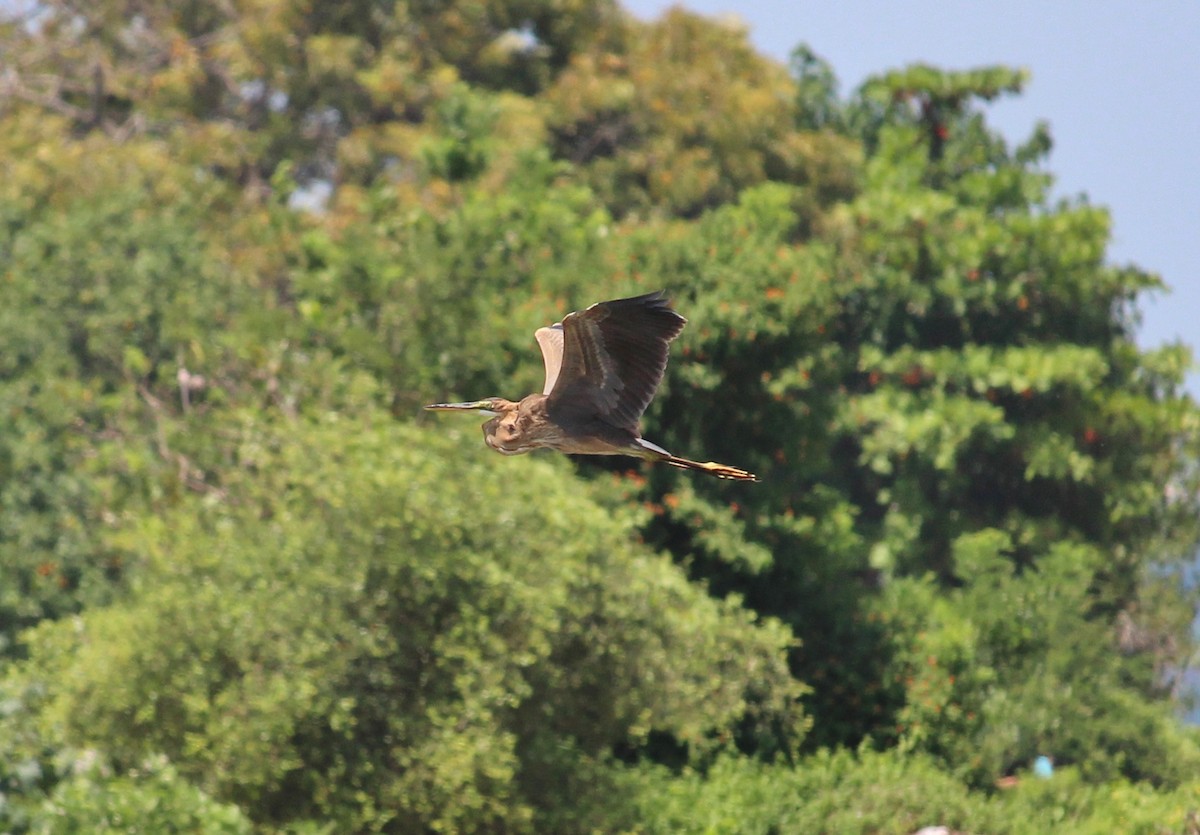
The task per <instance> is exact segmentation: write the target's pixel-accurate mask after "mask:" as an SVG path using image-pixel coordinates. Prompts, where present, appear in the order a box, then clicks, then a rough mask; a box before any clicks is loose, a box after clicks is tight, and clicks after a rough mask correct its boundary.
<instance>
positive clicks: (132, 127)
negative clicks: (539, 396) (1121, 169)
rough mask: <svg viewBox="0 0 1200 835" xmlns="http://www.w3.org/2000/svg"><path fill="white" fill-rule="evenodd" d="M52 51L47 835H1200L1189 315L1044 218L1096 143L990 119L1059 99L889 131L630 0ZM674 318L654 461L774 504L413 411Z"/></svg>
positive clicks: (872, 86) (43, 502)
mask: <svg viewBox="0 0 1200 835" xmlns="http://www.w3.org/2000/svg"><path fill="white" fill-rule="evenodd" d="M34 13H36V15H37V19H36V21H31V20H28V19H26V20H19V19H12V17H11V15H10V17H8V18H5V19H4V20H3V21H0V73H2V75H3V78H4V83H3V87H2V89H0V112H2V114H3V118H2V119H0V150H3V152H4V154H5V158H6V159H9V160H12V164H11V165H9V166H8V168H7V169H6V177H5V178H4V180H3V181H2V182H0V301H2V302H3V304H0V405H2V407H3V413H4V414H5V416H6V420H5V421H4V422H3V424H2V425H0V644H2V646H0V659H2V660H0V663H3V664H4V670H3V676H2V677H0V689H2V692H3V698H0V725H2V726H3V732H0V793H2V794H3V798H4V800H3V803H2V804H0V820H3V821H4V825H5V826H6V827H7V828H9V829H13V830H14V831H29V830H31V829H32V830H40V831H54V830H55V828H56V827H57V828H59V829H62V828H69V827H71V826H75V827H82V826H85V825H86V824H85V823H84V822H85V821H92V822H94V823H95V824H96V825H110V826H111V827H113V828H119V827H120V826H126V827H136V826H141V827H143V828H153V829H155V830H156V831H159V830H166V829H169V828H171V827H173V826H174V827H176V828H179V829H183V830H188V831H192V830H195V829H201V830H203V829H205V828H208V829H210V830H212V831H244V829H245V828H246V827H247V826H248V825H253V826H256V827H258V828H264V829H266V828H281V827H288V828H292V829H295V830H297V831H322V830H323V828H324V829H328V828H329V827H334V828H336V829H338V830H339V831H341V830H351V831H354V830H368V831H369V830H389V829H390V830H405V831H406V830H410V829H414V828H440V829H445V830H460V829H472V828H475V829H512V830H522V831H529V830H538V831H555V832H558V831H583V830H589V831H592V830H630V831H637V830H639V829H641V830H645V831H690V830H708V829H722V830H724V829H730V830H733V831H736V830H737V829H738V828H741V829H744V830H746V831H771V830H773V829H798V830H803V831H856V829H855V827H858V831H891V830H889V827H891V829H893V830H895V831H909V830H911V829H912V828H916V827H917V826H921V825H925V824H936V823H942V824H945V825H950V826H954V827H956V828H959V829H963V830H967V831H996V832H1004V831H1009V830H1010V829H1012V828H1013V827H1019V826H1021V825H1024V823H1025V822H1026V821H1030V820H1046V821H1049V822H1052V823H1053V825H1055V826H1056V827H1058V828H1061V829H1063V830H1064V831H1078V832H1089V831H1092V832H1095V831H1108V829H1111V826H1112V822H1113V821H1120V825H1121V826H1122V827H1123V828H1125V829H1128V830H1129V831H1156V830H1155V829H1154V827H1155V826H1158V825H1160V823H1161V822H1164V821H1165V822H1166V825H1168V826H1173V827H1175V828H1176V829H1184V828H1185V827H1186V826H1189V825H1194V822H1193V823H1189V820H1192V819H1189V818H1188V815H1189V814H1190V811H1189V810H1190V809H1191V808H1192V806H1193V805H1194V803H1193V802H1192V801H1191V800H1190V799H1189V798H1192V797H1194V789H1195V786H1194V781H1193V779H1192V775H1193V774H1194V773H1195V770H1196V766H1197V764H1198V763H1197V758H1198V757H1200V752H1198V750H1197V737H1196V734H1195V732H1194V730H1191V729H1187V728H1184V727H1181V726H1180V724H1179V723H1178V722H1177V721H1176V720H1175V718H1174V715H1173V711H1174V710H1175V709H1176V708H1177V706H1178V704H1179V701H1178V699H1177V698H1176V696H1177V695H1178V694H1177V693H1176V692H1175V689H1176V687H1177V682H1178V679H1177V674H1178V671H1179V670H1180V669H1183V668H1184V667H1185V665H1186V662H1187V659H1188V658H1189V654H1190V653H1191V652H1192V641H1191V639H1190V635H1189V625H1190V621H1191V618H1192V615H1193V609H1194V606H1193V604H1192V602H1191V601H1190V600H1189V599H1188V597H1187V596H1186V595H1184V594H1182V593H1181V586H1180V583H1179V579H1180V577H1179V575H1180V568H1181V566H1183V565H1186V564H1187V562H1188V561H1189V560H1191V559H1192V558H1193V552H1194V550H1195V544H1196V542H1197V539H1198V538H1200V534H1198V531H1197V525H1198V524H1200V523H1198V522H1197V520H1198V519H1200V513H1198V512H1197V511H1198V510H1200V508H1197V507H1196V502H1197V499H1196V497H1197V496H1198V495H1200V490H1198V485H1197V483H1196V478H1197V474H1198V472H1200V470H1198V469H1197V468H1196V466H1195V460H1196V454H1197V449H1198V446H1197V440H1198V434H1200V419H1198V412H1197V409H1196V406H1195V404H1194V403H1193V402H1192V401H1191V400H1190V399H1189V398H1188V397H1186V396H1185V395H1184V394H1183V393H1182V389H1181V382H1182V375H1183V371H1184V369H1185V368H1186V367H1187V365H1188V363H1189V362H1190V358H1189V354H1188V351H1187V349H1186V348H1184V347H1183V346H1172V347H1169V348H1166V349H1163V350H1159V351H1142V350H1140V349H1138V348H1137V347H1136V345H1135V343H1134V341H1133V338H1132V337H1133V332H1134V329H1135V327H1136V324H1137V313H1136V311H1137V303H1138V300H1139V298H1141V297H1142V296H1143V295H1144V294H1145V293H1147V292H1153V291H1155V290H1157V289H1159V288H1160V287H1161V283H1160V282H1159V280H1158V279H1157V278H1156V277H1154V276H1151V275H1148V274H1146V273H1144V272H1142V271H1141V270H1139V269H1137V268H1136V267H1133V266H1114V265H1112V264H1110V263H1109V262H1108V260H1107V258H1106V252H1105V250H1106V246H1107V242H1108V236H1109V220H1108V217H1107V215H1106V213H1105V212H1104V211H1103V210H1102V209H1100V208H1098V207H1094V206H1091V205H1089V204H1088V203H1087V202H1086V201H1068V202H1054V201H1052V200H1051V199H1050V198H1049V196H1048V195H1049V186H1050V183H1051V176H1050V174H1049V173H1048V172H1047V171H1046V170H1045V167H1044V159H1045V155H1046V152H1047V151H1048V149H1049V147H1050V141H1051V140H1050V136H1049V133H1048V131H1047V130H1046V129H1045V128H1042V127H1039V128H1038V129H1036V130H1035V131H1034V132H1033V134H1032V135H1031V136H1030V137H1029V139H1028V140H1027V141H1025V142H1024V143H1021V144H1019V145H1017V146H1016V147H1010V146H1009V144H1008V143H1007V142H1005V141H1004V140H1003V139H1002V138H1001V137H1000V136H998V135H997V134H995V133H994V132H993V131H992V130H991V129H990V128H989V127H988V125H987V122H986V119H985V111H984V109H983V105H984V104H985V103H986V102H989V101H992V100H993V99H995V98H996V97H997V96H1000V95H1011V94H1015V93H1018V92H1019V91H1020V89H1021V87H1022V85H1023V84H1024V83H1025V80H1026V76H1025V74H1024V73H1023V72H1019V71H1015V70H1010V69H1007V68H1000V67H985V68H978V69H974V70H969V71H964V72H943V71H940V70H938V69H936V68H932V67H926V66H915V67H910V68H907V69H901V70H897V71H894V72H889V73H886V74H884V75H881V76H879V77H878V78H875V79H872V80H871V81H869V82H868V83H867V84H866V85H864V87H863V88H862V89H860V90H858V91H856V92H854V93H853V94H851V95H850V96H849V97H848V98H845V99H843V98H840V97H839V96H838V93H837V79H836V76H835V75H834V73H833V70H832V68H830V67H829V66H828V65H826V64H825V63H823V62H822V61H821V60H820V59H819V58H818V57H817V55H816V54H815V53H814V52H813V51H812V50H810V49H808V48H806V47H802V48H800V49H798V50H797V52H796V53H795V55H794V58H793V62H792V74H791V76H789V75H788V73H787V71H786V70H785V69H784V68H782V67H780V66H778V65H775V64H773V63H771V62H770V61H768V60H766V59H765V58H763V57H762V56H760V55H758V54H756V53H755V52H754V51H753V49H751V48H750V46H749V44H748V43H747V41H746V36H745V32H744V31H742V30H741V29H740V28H738V27H737V26H734V25H730V24H729V23H728V22H722V21H708V20H705V19H703V18H700V17H697V16H695V15H690V14H688V13H686V12H682V11H674V12H671V13H669V14H668V15H666V16H664V18H663V19H662V20H660V21H657V22H653V23H649V24H643V23H640V22H638V21H636V20H633V19H631V18H628V17H626V16H624V15H623V14H622V13H621V12H620V10H619V9H618V8H617V7H616V6H614V5H613V4H611V3H609V2H606V0H599V1H597V0H578V2H575V1H574V0H572V2H559V0H556V2H537V1H536V0H533V1H531V0H494V1H493V0H489V2H474V3H450V4H428V3H424V4H422V3H417V4H393V3H353V4H349V5H347V4H330V3H316V4H295V3H291V2H288V1H287V0H273V2H266V3H256V4H239V3H234V4H225V5H219V6H212V7H201V6H195V7H192V6H187V5H183V6H181V5H179V4H162V3H154V2H139V3H133V4H130V3H123V4H114V3H109V2H100V3H93V4H90V5H87V6H86V8H85V7H84V6H83V5H80V4H78V3H62V2H48V3H42V4H38V5H37V7H36V8H35V9H34ZM6 14H8V13H6ZM322 189H324V190H327V191H328V199H323V198H322V199H314V195H319V194H320V193H322ZM305 207H307V208H305ZM664 286H665V287H667V288H668V289H669V290H670V291H671V292H672V295H673V297H674V298H675V301H676V303H677V306H678V307H679V309H680V310H681V312H683V313H684V314H685V315H686V316H688V317H689V318H690V319H691V320H692V323H691V325H690V326H689V327H688V328H687V329H686V330H685V331H684V333H683V335H682V336H681V337H680V339H679V340H678V341H677V342H676V344H675V346H674V350H673V356H672V362H671V365H670V368H669V372H668V376H667V379H666V381H665V383H664V386H663V390H662V393H661V396H660V397H659V398H658V399H657V400H656V401H655V402H654V404H653V405H652V407H651V409H650V411H649V413H648V414H647V417H646V427H645V430H646V434H647V435H648V436H649V437H652V438H653V439H655V440H656V441H659V442H661V443H663V444H664V445H666V446H667V447H668V448H677V449H679V450H682V451H703V452H704V453H705V454H708V455H711V456H712V457H714V458H718V459H720V460H728V461H730V462H732V463H737V464H739V465H744V466H747V467H748V468H750V469H753V470H755V471H757V472H759V473H760V474H762V475H763V476H764V481H763V482H762V483H761V484H758V485H753V486H750V485H731V484H726V483H722V482H718V481H715V480H697V479H694V478H688V477H686V476H682V475H680V474H679V473H677V472H675V471H673V470H671V469H669V468H654V467H639V468H637V469H636V471H633V472H630V471H629V470H630V465H629V462H627V461H622V460H620V459H613V460H596V459H588V460H586V461H581V462H579V464H578V466H577V467H572V466H570V465H568V464H567V463H566V462H564V461H561V460H558V461H538V460H529V459H517V460H510V459H500V458H498V457H494V456H491V455H490V454H489V453H487V452H486V451H485V450H484V449H482V447H481V446H480V445H479V444H478V436H477V435H476V434H475V428H474V426H469V427H466V428H465V429H461V430H460V429H458V428H455V425H454V424H453V423H451V422H449V421H442V422H439V423H438V424H437V429H436V430H435V431H434V430H429V429H421V428H419V426H418V425H414V424H419V423H420V421H419V419H414V417H413V416H414V415H415V414H419V406H420V405H421V404H422V403H425V402H431V401H432V400H434V399H444V398H447V397H458V396H461V397H463V398H464V399H465V398H468V397H480V396H485V395H489V394H506V395H508V396H519V395H520V394H522V393H525V392H529V391H535V390H537V389H538V388H539V387H540V385H541V369H540V365H539V363H538V362H537V353H536V350H535V349H534V347H533V343H532V341H531V334H532V331H533V330H534V329H535V328H536V327H538V326H540V325H543V324H545V323H547V322H550V321H555V320H557V319H559V318H561V316H562V315H563V314H564V313H565V312H566V311H568V310H571V309H577V308H579V307H581V306H584V305H587V304H590V303H591V302H594V301H596V300H597V299H600V298H609V297H616V296H620V295H627V294H633V293H637V292H645V291H648V290H652V289H658V288H659V287H664ZM389 414H390V417H391V418H393V419H394V420H389V419H387V418H385V417H384V416H385V415H389ZM664 553H669V554H670V559H667V558H665V557H663V556H658V555H657V554H664ZM671 561H673V562H674V563H675V565H674V566H673V565H672V564H671ZM680 569H682V571H681V570H680ZM685 578H686V579H685ZM689 580H690V581H691V582H689ZM68 615H69V616H71V617H69V618H64V616H68ZM39 624H40V625H39ZM31 626H32V627H35V628H33V629H32V630H28V629H27V627H31ZM785 655H786V659H787V662H788V663H787V664H785V662H784V658H785ZM801 682H804V683H806V684H802V683H801ZM806 685H811V687H809V686H806ZM797 696H800V697H802V698H803V700H804V701H803V703H804V707H805V710H804V713H803V714H802V713H801V712H800V710H799V708H798V707H797V704H796V701H795V699H796V697H797ZM809 716H811V717H812V721H811V727H810V726H809V721H808V719H807V717H809ZM798 745H803V746H804V747H803V748H801V749H798V747H797V746H798ZM823 748H828V749H829V750H822V749H823ZM850 749H854V751H853V752H852V751H851V750H850ZM876 749H878V750H876ZM1043 753H1046V754H1052V755H1053V756H1055V758H1056V763H1057V773H1056V776H1055V778H1054V779H1053V780H1050V781H1046V782H1045V783H1041V782H1035V781H1032V780H1028V779H1025V778H1026V777H1027V771H1026V769H1027V766H1028V763H1029V761H1030V759H1031V758H1032V757H1034V756H1036V755H1039V754H1043ZM86 763H91V764H92V765H91V766H90V767H86V768H85V767H83V765H81V764H86ZM998 778H1004V779H1005V781H1006V782H1008V781H1011V779H1013V778H1015V779H1016V780H1017V781H1018V782H1019V783H1020V786H1019V788H1018V789H1017V790H1015V791H1012V792H1005V793H1001V794H999V795H996V794H995V792H994V791H993V787H994V784H995V781H996V780H997V779H998ZM1189 804H1191V805H1189ZM105 822H107V824H105ZM248 822H252V823H248ZM1106 826H1107V827H1108V829H1106V828H1105V827H1106Z"/></svg>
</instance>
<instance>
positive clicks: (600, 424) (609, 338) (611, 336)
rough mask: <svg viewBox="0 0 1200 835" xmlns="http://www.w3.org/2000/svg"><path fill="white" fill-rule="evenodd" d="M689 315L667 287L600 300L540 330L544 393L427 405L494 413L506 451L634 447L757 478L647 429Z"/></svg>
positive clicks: (496, 434) (590, 451)
mask: <svg viewBox="0 0 1200 835" xmlns="http://www.w3.org/2000/svg"><path fill="white" fill-rule="evenodd" d="M686 323H687V320H686V319H684V318H683V317H682V316H680V315H679V314H678V313H676V312H675V311H674V310H672V309H671V307H670V303H669V302H668V301H667V299H666V298H664V297H663V294H662V293H661V292H659V293H650V294H647V295H644V296H635V297H633V298H629V299H617V300H615V301H608V302H600V303H598V304H594V305H592V306H591V307H589V308H588V309H587V310H584V311H580V312H577V313H571V314H569V315H568V316H566V317H565V318H564V319H563V321H562V322H560V323H557V324H554V325H551V326H550V327H546V328H539V329H538V331H537V333H536V334H534V336H535V338H536V339H537V341H538V345H540V346H541V349H542V359H543V360H544V362H545V366H546V384H545V386H544V387H543V391H542V393H541V394H531V395H529V396H527V397H525V398H523V399H522V400H520V401H519V402H513V401H511V400H505V399H504V398H501V397H492V398H489V399H487V400H476V401H472V402H470V403H435V404H433V405H431V406H426V407H425V408H426V409H432V410H438V411H467V410H479V411H482V412H485V413H487V414H491V415H494V417H493V418H492V419H491V420H489V421H487V422H486V423H485V424H484V425H483V437H484V441H485V442H486V443H487V445H488V446H489V447H491V448H492V449H494V450H496V451H497V452H499V453H501V454H503V455H521V454H523V453H526V452H531V451H533V450H535V449H556V450H558V451H560V452H566V453H570V454H573V455H632V456H634V457H637V458H643V459H646V460H650V461H664V462H666V463H668V464H670V465H672V466H675V467H680V468H683V469H691V470H700V471H702V472H707V473H709V474H711V475H715V476H717V477H718V478H729V479H736V480H741V481H757V478H756V477H755V476H754V475H753V474H752V473H748V472H746V471H745V470H740V469H738V468H737V467H728V466H726V465H724V464H716V463H714V462H712V461H708V462H703V463H702V462H699V461H691V460H689V459H687V458H680V457H679V456H676V455H672V454H671V453H669V452H667V451H666V450H665V449H662V448H661V447H658V446H656V445H654V444H652V443H650V442H649V441H647V440H645V439H643V438H642V436H641V430H640V426H639V422H640V420H641V417H642V413H643V412H645V410H646V407H647V406H649V405H650V401H651V400H652V399H653V398H654V392H655V390H656V389H657V388H658V384H659V382H660V381H661V380H662V376H663V373H664V372H665V371H666V367H667V352H668V347H669V345H670V343H671V340H673V339H674V338H675V337H676V336H678V335H679V332H680V331H682V330H683V326H684V325H685V324H686Z"/></svg>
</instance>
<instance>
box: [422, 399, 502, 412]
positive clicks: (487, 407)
mask: <svg viewBox="0 0 1200 835" xmlns="http://www.w3.org/2000/svg"><path fill="white" fill-rule="evenodd" d="M491 406H492V401H490V400H472V401H471V402H470V403H430V404H429V405H428V406H426V407H425V408H426V409H427V410H428V411H430V412H482V413H483V414H485V415H495V414H499V413H498V412H496V411H495V410H494V409H492V408H491Z"/></svg>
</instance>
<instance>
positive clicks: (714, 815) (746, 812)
mask: <svg viewBox="0 0 1200 835" xmlns="http://www.w3.org/2000/svg"><path fill="white" fill-rule="evenodd" d="M644 780H645V789H646V791H645V793H644V794H642V795H640V801H641V807H640V813H641V820H642V825H641V828H640V830H639V831H644V832H673V833H688V832H697V833H701V832H729V833H746V835H750V833H762V835H766V833H771V832H837V833H864V835H865V834H866V833H895V835H907V834H908V833H912V832H915V831H917V830H918V829H920V828H922V827H925V826H944V827H947V828H948V829H949V830H950V831H969V832H988V833H995V834H996V835H1004V834H1005V833H1014V835H1020V833H1025V832H1030V831H1038V832H1040V831H1051V830H1052V831H1054V832H1067V833H1076V834H1077V835H1091V833H1097V835H1098V833H1102V832H1130V833H1145V835H1158V833H1164V832H1189V831H1192V829H1191V828H1189V827H1194V826H1195V824H1196V814H1197V813H1196V791H1197V789H1198V788H1200V787H1198V786H1197V785H1196V784H1195V783H1192V784H1190V785H1189V786H1187V787H1186V788H1182V789H1180V790H1178V791H1175V792H1170V793H1157V794H1156V793H1155V792H1153V791H1152V790H1150V789H1147V788H1145V787H1142V786H1138V785H1135V784H1130V783H1124V782H1117V783H1101V784H1095V783H1087V782H1085V781H1083V780H1081V779H1080V776H1079V773H1078V772H1076V771H1074V770H1069V769H1068V770H1066V771H1059V772H1057V773H1056V774H1055V776H1054V777H1053V778H1051V779H1049V780H1041V779H1037V778H1034V777H1033V776H1032V775H1031V774H1029V773H1028V772H1026V773H1025V774H1024V775H1023V777H1022V779H1021V780H1020V781H1019V784H1018V785H1017V787H1016V788H1014V789H1010V790H1007V791H1004V792H1002V793H999V794H995V795H991V796H987V795H982V794H977V793H973V792H970V791H969V790H968V788H967V786H965V785H963V784H962V783H959V782H957V781H955V780H954V779H953V778H951V777H949V776H948V775H946V774H945V773H944V772H942V771H940V770H939V769H938V767H937V765H936V763H934V762H933V761H931V760H929V759H928V758H926V757H921V756H911V755H904V754H900V753H898V752H895V751H891V752H886V753H877V752H874V751H871V750H868V749H863V750H860V751H859V752H858V753H857V754H854V753H851V752H849V751H839V752H836V753H831V752H828V751H822V752H819V753H817V754H815V755H813V756H812V757H809V758H807V759H806V760H805V761H804V762H803V763H802V764H800V765H799V766H798V767H796V768H791V767H787V766H782V765H763V764H761V763H754V762H751V761H746V760H744V759H742V760H739V759H733V758H723V759H721V760H718V761H717V762H716V763H715V764H714V765H713V767H712V768H711V769H709V770H708V771H707V772H706V773H704V774H701V773H698V772H688V773H686V774H684V775H683V776H682V777H674V776H672V775H669V774H667V773H666V772H664V771H662V770H656V771H649V772H648V773H647V774H646V775H645V777H644Z"/></svg>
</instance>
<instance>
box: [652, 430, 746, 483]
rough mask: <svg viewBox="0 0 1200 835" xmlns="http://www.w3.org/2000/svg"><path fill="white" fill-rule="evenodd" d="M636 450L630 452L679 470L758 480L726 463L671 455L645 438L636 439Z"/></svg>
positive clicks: (738, 479)
mask: <svg viewBox="0 0 1200 835" xmlns="http://www.w3.org/2000/svg"><path fill="white" fill-rule="evenodd" d="M637 444H638V450H637V451H635V452H633V453H631V454H633V455H636V456H637V457H639V458H643V459H645V460H646V461H662V462H663V463H664V464H670V465H671V466H672V467H678V468H679V469H681V470H698V471H700V472H702V473H708V474H709V475H715V476H716V477H717V478H727V479H730V480H731V481H758V476H756V475H755V474H754V473H751V472H747V471H746V470H742V469H738V468H737V467H730V466H729V465H727V464H718V463H717V462H716V461H693V460H692V459H690V458H681V457H680V456H678V455H672V454H671V453H669V452H667V451H666V450H665V449H663V448H662V447H660V446H658V445H657V444H652V443H650V442H649V441H647V440H646V439H645V438H638V439H637Z"/></svg>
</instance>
